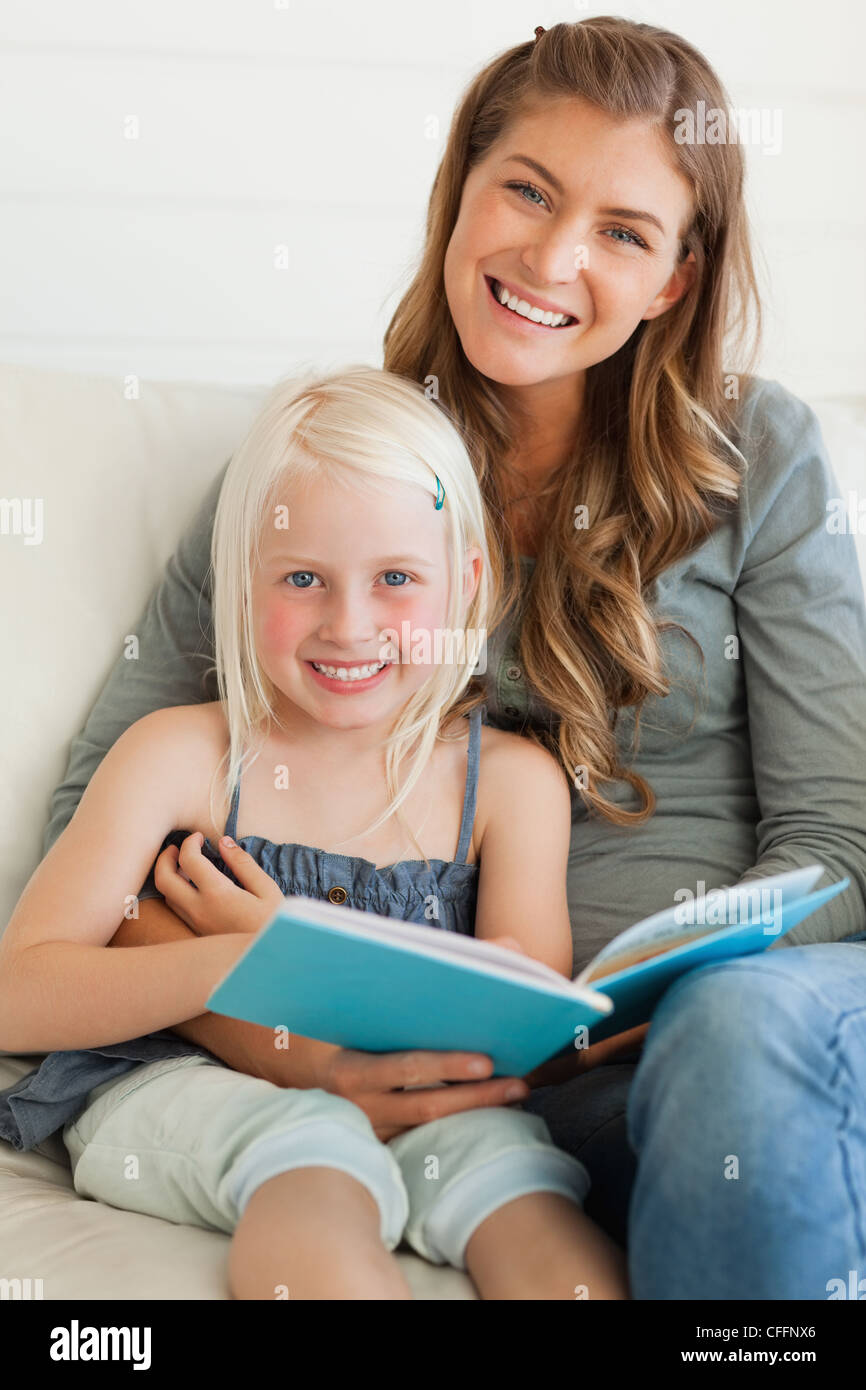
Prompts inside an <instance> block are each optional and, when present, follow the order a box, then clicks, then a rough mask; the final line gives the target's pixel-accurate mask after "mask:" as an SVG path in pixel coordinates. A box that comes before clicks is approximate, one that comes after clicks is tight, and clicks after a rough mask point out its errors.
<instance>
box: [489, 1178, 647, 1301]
mask: <svg viewBox="0 0 866 1390" xmlns="http://www.w3.org/2000/svg"><path fill="white" fill-rule="evenodd" d="M465 1259H466V1268H467V1271H468V1273H469V1275H470V1278H471V1279H472V1281H473V1283H474V1284H475V1287H476V1288H477V1290H478V1293H479V1295H480V1297H481V1298H483V1299H511V1298H514V1299H579V1298H589V1299H599V1298H605V1299H611V1298H628V1297H629V1289H628V1273H627V1270H628V1266H627V1262H626V1257H625V1255H624V1254H623V1252H622V1250H620V1248H619V1246H618V1245H616V1244H615V1242H614V1241H612V1240H611V1239H610V1237H609V1236H608V1235H607V1234H606V1233H605V1232H604V1231H603V1230H602V1229H601V1227H600V1226H596V1224H595V1222H594V1221H590V1219H589V1217H588V1216H586V1215H585V1214H584V1213H583V1211H582V1210H581V1208H580V1207H578V1206H577V1205H576V1204H575V1203H574V1202H570V1201H569V1200H568V1198H567V1197H563V1196H561V1195H560V1194H559V1193H558V1192H530V1193H527V1195H526V1196H525V1197H515V1198H514V1200H513V1201H511V1202H506V1203H505V1204H504V1206H501V1207H499V1208H498V1209H497V1210H496V1211H494V1212H491V1214H490V1216H488V1217H486V1218H485V1220H484V1221H482V1222H481V1225H480V1226H478V1227H476V1229H475V1230H474V1231H473V1232H472V1235H471V1237H470V1239H469V1242H468V1244H467V1246H466V1256H465Z"/></svg>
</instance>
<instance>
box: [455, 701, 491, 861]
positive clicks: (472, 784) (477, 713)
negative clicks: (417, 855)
mask: <svg viewBox="0 0 866 1390" xmlns="http://www.w3.org/2000/svg"><path fill="white" fill-rule="evenodd" d="M483 709H484V706H483V705H476V706H475V709H474V710H471V711H470V714H469V750H468V752H467V755H466V794H465V796H464V798H463V820H462V821H461V823H460V839H459V841H458V844H457V856H456V858H455V860H454V862H455V864H465V863H466V856H467V854H468V853H469V845H470V842H471V840H472V826H473V825H474V823H475V802H476V799H477V795H478V768H479V765H480V761H481V715H482V712H483Z"/></svg>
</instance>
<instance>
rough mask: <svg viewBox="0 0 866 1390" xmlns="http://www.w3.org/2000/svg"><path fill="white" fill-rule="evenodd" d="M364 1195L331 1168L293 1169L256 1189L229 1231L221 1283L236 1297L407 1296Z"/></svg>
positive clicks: (368, 1198)
mask: <svg viewBox="0 0 866 1390" xmlns="http://www.w3.org/2000/svg"><path fill="white" fill-rule="evenodd" d="M379 1220H380V1218H379V1208H378V1206H377V1204H376V1202H375V1200H374V1199H373V1197H372V1195H371V1193H370V1192H369V1191H368V1190H367V1188H366V1187H364V1185H363V1184H362V1183H360V1182H357V1181H356V1180H355V1178H353V1177H351V1176H350V1175H349V1174H348V1173H344V1172H343V1171H342V1170H341V1169H339V1168H313V1167H310V1168H293V1169H292V1170H291V1171H290V1172H288V1173H279V1174H278V1175H277V1176H276V1177H273V1178H269V1179H268V1181H267V1182H264V1183H262V1185H261V1187H257V1188H256V1190H255V1192H254V1193H253V1195H252V1197H251V1198H250V1200H249V1202H248V1203H247V1205H246V1208H245V1209H244V1212H243V1214H242V1216H241V1219H240V1221H239V1222H238V1224H237V1227H236V1228H235V1232H234V1236H233V1238H232V1244H231V1250H230V1252H229V1285H230V1287H231V1292H232V1297H233V1298H242V1299H253V1298H256V1299H279V1298H286V1297H288V1298H289V1299H296V1298H300V1299H409V1298H411V1297H412V1294H411V1291H410V1289H409V1285H408V1284H407V1283H406V1280H405V1279H404V1277H403V1274H402V1272H401V1270H400V1266H399V1264H398V1263H397V1260H396V1259H395V1257H394V1256H393V1255H392V1254H391V1253H390V1251H388V1250H386V1249H385V1246H384V1245H383V1244H382V1240H381V1236H380V1232H379Z"/></svg>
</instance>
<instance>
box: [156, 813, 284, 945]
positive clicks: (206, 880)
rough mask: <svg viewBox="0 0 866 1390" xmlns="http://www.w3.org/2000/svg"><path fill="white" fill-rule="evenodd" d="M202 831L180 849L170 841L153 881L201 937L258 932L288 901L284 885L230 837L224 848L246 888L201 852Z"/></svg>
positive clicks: (198, 831) (224, 843) (158, 863)
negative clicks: (285, 898)
mask: <svg viewBox="0 0 866 1390" xmlns="http://www.w3.org/2000/svg"><path fill="white" fill-rule="evenodd" d="M203 844H204V836H203V835H202V833H201V831H200V830H197V831H195V833H194V834H192V835H187V837H186V839H185V840H184V841H183V843H182V845H181V847H180V849H178V847H177V845H167V846H166V847H165V849H164V850H163V851H162V854H161V855H160V856H159V858H158V859H157V861H156V864H155V865H154V870H153V879H154V883H155V884H156V886H157V888H158V889H159V891H160V893H161V894H162V896H163V897H164V898H165V901H166V903H167V904H168V906H169V907H170V908H171V909H172V911H173V912H174V913H176V915H177V916H178V917H180V919H181V921H183V922H186V924H187V926H188V927H190V928H191V929H192V930H193V931H194V932H195V933H196V934H197V935H198V936H213V935H219V934H222V933H224V932H249V933H253V932H257V931H258V930H259V929H260V928H261V927H263V926H264V925H265V923H266V922H269V921H270V919H271V918H272V917H273V915H274V913H275V912H276V911H277V908H278V907H279V906H280V904H281V903H282V901H283V894H282V893H281V892H280V889H279V887H278V886H277V884H276V883H275V882H274V880H273V879H272V878H271V876H270V874H269V873H266V872H265V870H264V869H263V868H261V866H260V865H258V864H257V863H256V862H255V860H254V859H253V857H252V855H249V854H247V852H246V850H244V849H241V848H240V846H239V845H236V844H235V843H234V841H231V842H229V841H228V840H227V839H226V837H225V836H223V837H222V839H221V840H220V841H219V852H220V854H221V855H222V857H223V859H224V860H225V862H226V864H227V865H228V866H229V868H230V869H231V871H232V873H233V874H234V876H235V878H237V879H238V880H239V881H240V883H241V884H243V887H242V888H238V887H237V885H236V884H234V883H232V881H231V879H229V878H227V877H226V875H225V874H223V873H221V872H220V870H219V869H218V868H217V867H216V865H214V864H212V863H211V862H210V860H209V859H205V857H204V855H203V854H202V852H201V846H202V845H203Z"/></svg>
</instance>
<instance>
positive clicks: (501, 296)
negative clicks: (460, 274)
mask: <svg viewBox="0 0 866 1390" xmlns="http://www.w3.org/2000/svg"><path fill="white" fill-rule="evenodd" d="M491 283H492V286H493V293H494V294H495V296H496V298H497V299H498V300H499V303H500V304H502V305H503V306H504V307H505V308H506V309H511V310H512V311H513V312H514V313H515V314H520V316H521V317H522V318H525V319H531V320H532V322H533V323H543V324H545V325H546V326H547V327H548V328H568V326H569V324H572V323H576V322H577V319H575V318H573V317H572V315H571V314H553V313H551V312H550V310H549V309H539V308H537V307H536V306H535V305H534V304H530V303H529V302H528V300H526V299H518V297H517V295H516V294H510V293H509V291H508V290H506V289H505V288H504V287H503V286H502V285H500V283H499V281H498V280H493V279H492V278H491Z"/></svg>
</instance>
